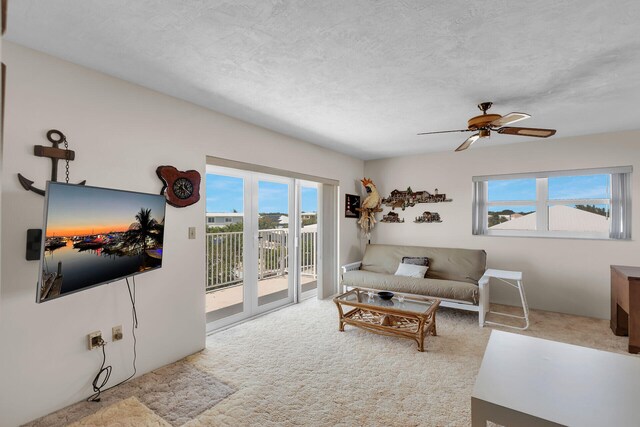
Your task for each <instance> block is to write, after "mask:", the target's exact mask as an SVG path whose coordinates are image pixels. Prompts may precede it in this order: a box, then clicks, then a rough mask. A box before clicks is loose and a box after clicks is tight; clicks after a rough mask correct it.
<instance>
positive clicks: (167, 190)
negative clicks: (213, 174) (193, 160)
mask: <svg viewBox="0 0 640 427" xmlns="http://www.w3.org/2000/svg"><path fill="white" fill-rule="evenodd" d="M156 174H157V175H158V177H159V178H160V179H161V180H162V183H163V184H164V186H163V187H162V190H160V194H164V195H165V197H166V198H167V203H169V204H170V205H171V206H174V207H176V208H185V207H187V206H191V205H193V204H194V203H197V202H198V200H200V173H199V172H198V171H195V170H189V171H184V172H183V171H179V170H178V169H176V168H174V167H173V166H158V168H157V169H156Z"/></svg>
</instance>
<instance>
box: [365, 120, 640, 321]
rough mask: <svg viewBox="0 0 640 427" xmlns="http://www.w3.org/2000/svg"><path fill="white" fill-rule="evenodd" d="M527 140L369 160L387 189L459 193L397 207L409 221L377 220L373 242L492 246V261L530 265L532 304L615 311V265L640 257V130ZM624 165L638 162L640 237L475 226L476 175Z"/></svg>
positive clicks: (590, 312)
mask: <svg viewBox="0 0 640 427" xmlns="http://www.w3.org/2000/svg"><path fill="white" fill-rule="evenodd" d="M559 132H560V133H561V132H562V129H559ZM503 137H506V136H498V138H503ZM521 141H522V142H520V143H518V144H512V145H501V146H498V147H481V146H480V144H477V145H476V146H474V147H473V148H471V149H469V150H467V151H465V152H461V153H454V152H453V148H454V147H452V151H451V152H446V153H438V154H431V155H418V156H410V157H399V158H392V159H384V160H375V161H368V162H366V163H365V176H367V177H370V178H372V179H373V181H374V183H375V184H376V185H377V187H378V189H379V190H380V191H381V194H385V195H386V194H388V193H389V192H390V191H392V190H394V189H396V188H397V189H400V190H405V189H406V188H407V187H408V186H411V188H412V189H413V190H414V191H418V190H428V191H433V190H434V188H438V190H439V191H440V193H446V194H447V196H449V197H451V198H452V199H453V202H451V203H440V204H419V205H416V206H415V207H413V208H408V209H407V210H406V211H404V212H402V211H401V210H396V212H398V213H400V214H401V216H403V217H404V219H405V221H406V222H405V223H404V224H378V225H377V226H376V228H375V230H374V232H373V238H372V242H373V243H391V244H396V243H397V244H400V243H401V244H411V245H427V246H443V247H461V248H477V249H485V250H486V251H487V254H488V265H489V267H493V268H499V269H506V270H509V269H511V270H520V271H523V272H524V281H525V289H526V293H527V298H528V300H529V304H530V305H531V307H534V308H538V309H542V310H550V311H558V312H563V313H571V314H579V315H585V316H592V317H599V318H603V319H604V318H608V317H609V295H610V287H609V265H611V264H623V265H624V264H629V265H640V243H639V242H638V235H639V234H640V132H638V131H636V132H624V133H611V134H601V135H591V136H582V137H576V138H564V139H562V138H557V139H550V140H533V139H531V140H528V139H525V138H521ZM425 143H427V141H426V140H425ZM620 165H633V167H634V170H635V172H634V174H633V184H632V188H633V199H634V201H635V206H634V211H633V228H632V230H633V232H634V241H630V242H629V241H604V240H576V239H545V238H517V237H496V236H473V235H472V234H471V190H472V183H471V177H472V176H475V175H493V174H502V173H516V172H531V171H546V170H562V169H579V168H592V167H604V166H620ZM387 211H388V209H385V211H384V213H386V212H387ZM424 211H434V212H439V213H440V215H441V216H442V219H443V222H442V223H441V224H414V223H413V222H412V221H413V219H414V218H415V217H416V216H418V214H420V213H422V212H424ZM492 293H493V295H492V300H493V301H494V302H503V303H515V302H516V301H517V300H516V299H514V298H513V297H511V295H510V294H509V293H507V292H504V287H502V286H500V285H492Z"/></svg>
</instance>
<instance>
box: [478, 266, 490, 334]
mask: <svg viewBox="0 0 640 427" xmlns="http://www.w3.org/2000/svg"><path fill="white" fill-rule="evenodd" d="M488 272H489V270H487V271H485V272H484V274H483V275H482V277H481V278H480V280H478V287H479V288H480V289H478V291H479V292H478V293H479V298H478V299H479V301H478V323H479V324H480V327H481V328H482V327H483V326H484V321H485V320H486V317H487V313H488V312H489V306H490V297H489V279H490V277H491V276H490V275H489V274H487V273H488Z"/></svg>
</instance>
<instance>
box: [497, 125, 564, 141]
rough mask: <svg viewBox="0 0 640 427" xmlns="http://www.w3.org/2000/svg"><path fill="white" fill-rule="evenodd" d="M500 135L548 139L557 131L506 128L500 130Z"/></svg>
mask: <svg viewBox="0 0 640 427" xmlns="http://www.w3.org/2000/svg"><path fill="white" fill-rule="evenodd" d="M498 133H506V134H508V135H520V136H535V137H537V138H548V137H550V136H552V135H555V134H556V130H555V129H536V128H516V127H505V128H500V129H498Z"/></svg>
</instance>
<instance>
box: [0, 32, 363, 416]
mask: <svg viewBox="0 0 640 427" xmlns="http://www.w3.org/2000/svg"><path fill="white" fill-rule="evenodd" d="M3 59H4V60H5V62H6V63H7V65H8V70H9V73H8V79H7V89H8V90H7V111H6V125H7V126H6V133H5V146H4V160H5V162H4V166H5V167H4V170H3V171H2V237H3V239H2V290H1V294H0V316H1V317H0V378H1V379H0V425H2V426H12V425H16V424H18V423H22V422H26V421H28V420H30V419H33V418H36V417H38V416H41V415H44V414H46V413H49V412H51V411H53V410H56V409H59V408H61V407H63V406H65V405H68V404H71V403H74V402H76V401H78V400H81V399H83V398H85V397H87V396H88V395H89V394H90V381H91V379H92V378H93V376H94V375H95V373H96V370H97V369H98V367H99V363H100V359H101V356H100V353H99V351H93V352H89V351H88V350H87V349H86V334H87V333H89V332H91V331H94V330H102V331H103V334H107V335H110V331H111V327H112V326H114V325H119V324H123V325H124V326H125V339H124V340H123V341H121V342H118V343H113V344H109V345H108V346H107V352H108V357H109V363H111V364H112V365H113V366H114V373H113V376H112V380H111V383H112V384H113V383H115V382H117V381H119V380H121V379H123V378H125V377H126V376H128V375H129V373H130V371H131V365H130V363H131V347H132V341H131V333H130V324H131V323H130V322H131V320H130V319H131V312H130V303H129V301H128V296H127V290H126V286H125V284H124V282H117V283H114V284H109V285H104V286H101V287H98V288H95V289H92V290H89V291H86V292H81V293H78V294H74V295H70V296H67V297H64V298H60V299H58V300H55V301H50V302H47V303H44V304H40V305H38V304H36V303H35V302H34V301H35V292H36V280H37V276H38V271H37V270H38V263H37V262H28V261H25V259H24V252H25V237H26V230H27V229H28V228H40V227H42V210H43V198H42V197H40V196H38V195H35V194H33V193H30V192H27V191H25V190H23V189H22V188H21V187H20V185H19V183H18V180H17V177H16V174H17V173H18V172H21V173H22V174H24V175H25V176H27V177H28V178H30V179H32V180H34V181H35V183H36V185H39V186H41V187H42V186H44V183H45V181H46V180H47V179H48V175H49V173H50V162H49V161H48V160H46V159H42V158H36V157H34V156H33V145H36V144H42V145H46V144H47V141H46V139H45V133H46V131H47V130H49V129H52V128H55V129H59V130H61V131H62V132H64V133H65V134H66V135H67V138H68V141H69V144H70V148H71V149H73V150H75V151H76V160H75V161H74V162H72V165H71V181H72V182H77V181H80V180H83V179H86V180H87V183H88V184H89V185H94V186H103V187H112V188H121V189H128V190H134V191H142V192H152V193H155V192H157V191H159V190H160V188H161V184H160V181H159V180H158V178H157V177H156V175H155V169H156V167H157V166H158V165H163V164H171V165H175V166H176V167H178V168H179V169H197V170H199V171H200V173H201V174H202V175H203V176H204V173H205V162H206V160H205V157H206V155H212V156H216V157H222V158H228V159H232V160H238V161H243V162H249V163H254V164H259V165H265V166H270V167H274V168H279V169H285V170H291V171H295V172H299V173H305V174H309V175H315V176H321V177H326V178H331V179H337V180H339V181H340V183H341V193H344V192H345V191H346V192H351V193H353V192H355V191H356V190H359V183H358V181H357V180H358V178H360V177H361V176H362V173H363V167H364V165H363V162H362V161H361V160H357V159H354V158H351V157H348V156H345V155H342V154H338V153H335V152H332V151H329V150H326V149H323V148H319V147H317V146H314V145H311V144H308V143H304V142H301V141H299V140H295V139H292V138H289V137H286V136H284V135H280V134H277V133H274V132H270V131H267V130H265V129H262V128H258V127H255V126H252V125H249V124H246V123H243V122H240V121H238V120H235V119H232V118H229V117H227V116H224V115H221V114H217V113H215V112H212V111H209V110H206V109H203V108H200V107H197V106H194V105H192V104H189V103H187V102H183V101H180V100H177V99H175V98H171V97H169V96H165V95H162V94H159V93H157V92H153V91H150V90H147V89H144V88H142V87H140V86H136V85H132V84H129V83H126V82H123V81H121V80H118V79H115V78H112V77H109V76H106V75H104V74H101V73H98V72H95V71H92V70H89V69H86V68H82V67H79V66H77V65H73V64H71V63H68V62H65V61H62V60H59V59H56V58H53V57H50V56H47V55H44V54H41V53H38V52H35V51H33V50H29V49H26V48H23V47H21V46H18V45H16V44H12V43H5V44H4V47H3ZM63 170H64V168H63V167H61V171H63ZM61 176H62V175H61ZM342 198H343V197H342V196H341V199H342ZM204 199H205V194H204V185H203V186H202V194H201V201H200V202H199V203H198V204H197V205H195V206H191V207H189V208H186V209H175V208H172V207H167V215H166V225H167V227H166V236H165V248H164V249H165V252H164V261H163V268H162V269H160V270H158V271H154V272H149V273H146V274H144V275H141V276H139V277H138V280H137V282H138V301H137V305H138V314H139V320H140V328H139V329H138V372H139V373H144V372H147V371H149V370H152V369H154V368H157V367H160V366H162V365H165V364H167V363H170V362H172V361H175V360H177V359H179V358H181V357H183V356H186V355H188V354H191V353H193V352H196V351H198V350H200V349H202V348H203V347H204V345H205V335H204V333H205V318H204V292H203V291H204V277H205V269H204V260H205V258H204V256H205V253H204V250H205V245H204V240H203V234H204V231H205V228H204V220H203V218H204V216H205V203H204ZM341 222H342V223H343V224H341V238H340V253H341V256H340V261H341V262H347V261H353V260H356V259H358V258H359V256H360V242H359V240H358V235H357V229H356V228H355V227H354V225H353V220H345V219H344V218H342V219H341ZM189 226H194V227H196V229H197V239H196V240H188V239H187V228H188V227H189Z"/></svg>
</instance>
